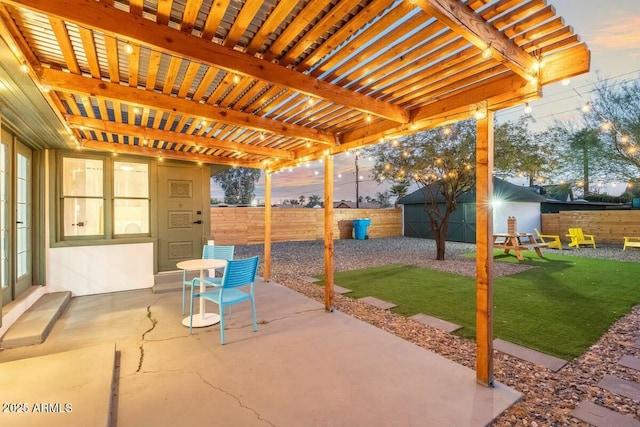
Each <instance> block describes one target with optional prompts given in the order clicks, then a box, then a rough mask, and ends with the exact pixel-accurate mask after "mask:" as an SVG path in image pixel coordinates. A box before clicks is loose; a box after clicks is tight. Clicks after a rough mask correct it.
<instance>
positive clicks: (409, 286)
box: [319, 251, 640, 359]
mask: <svg viewBox="0 0 640 427" xmlns="http://www.w3.org/2000/svg"><path fill="white" fill-rule="evenodd" d="M525 257H526V258H525V260H524V261H523V263H525V264H529V265H534V266H535V267H536V268H532V269H530V270H527V271H525V272H522V273H518V274H514V275H511V276H503V277H498V278H496V279H495V280H494V307H495V308H494V335H495V337H496V338H502V339H504V340H507V341H510V342H514V343H517V344H521V345H523V346H526V347H529V348H533V349H537V350H539V351H542V352H544V353H547V354H552V355H554V356H557V357H561V358H564V359H572V358H574V357H577V356H579V355H580V354H582V353H583V352H584V351H585V350H586V349H587V348H588V347H589V346H591V345H592V344H593V343H594V342H595V341H597V340H598V338H599V337H600V336H601V335H602V334H603V333H604V332H605V331H606V330H607V329H608V328H609V326H610V325H611V324H612V323H613V322H614V321H615V320H617V319H618V318H620V317H622V316H624V315H625V314H627V313H628V312H629V311H630V309H631V308H632V307H633V306H634V305H635V304H637V303H638V302H640V283H639V280H638V278H640V263H634V262H623V261H611V260H601V259H593V258H579V257H573V256H562V255H555V254H553V255H547V254H546V253H545V257H544V258H537V257H535V255H533V256H532V254H525ZM513 260H514V258H513V257H510V256H507V255H504V254H503V253H502V251H499V252H496V262H513ZM335 283H336V284H338V285H340V286H343V287H346V288H349V289H353V293H349V294H347V296H348V297H351V298H361V297H365V296H374V297H376V298H380V299H383V300H385V301H392V302H394V303H395V304H397V305H398V307H397V308H395V309H393V311H394V312H396V313H398V314H402V315H404V316H411V315H413V314H416V313H425V314H429V315H431V316H435V317H438V318H441V319H444V320H448V321H451V322H454V323H457V324H459V325H462V326H464V327H463V328H462V329H461V330H459V331H458V332H457V333H458V334H459V335H461V336H464V337H466V338H470V339H475V278H473V277H466V276H459V275H456V274H450V273H443V272H440V271H435V270H429V269H424V268H418V267H413V266H406V265H399V264H395V265H387V266H383V267H377V268H370V269H365V270H354V271H344V272H339V273H336V275H335ZM319 284H323V283H322V282H319Z"/></svg>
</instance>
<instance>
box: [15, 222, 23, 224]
mask: <svg viewBox="0 0 640 427" xmlns="http://www.w3.org/2000/svg"><path fill="white" fill-rule="evenodd" d="M16 224H24V222H22V221H16Z"/></svg>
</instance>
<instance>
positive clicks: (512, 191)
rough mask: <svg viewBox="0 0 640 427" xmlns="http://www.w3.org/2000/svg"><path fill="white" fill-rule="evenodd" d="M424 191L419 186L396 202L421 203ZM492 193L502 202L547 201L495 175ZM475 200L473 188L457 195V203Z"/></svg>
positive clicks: (531, 191)
mask: <svg viewBox="0 0 640 427" xmlns="http://www.w3.org/2000/svg"><path fill="white" fill-rule="evenodd" d="M424 191H425V190H424V188H420V189H418V190H416V191H414V192H413V193H411V194H407V195H406V196H404V197H402V198H400V199H399V200H398V204H403V205H413V204H423V203H424V201H425V193H424ZM493 195H494V197H498V198H500V199H501V200H502V201H504V202H531V203H541V202H545V201H547V199H546V198H545V197H544V196H541V195H540V194H538V193H536V192H535V190H533V189H530V188H529V187H522V186H519V185H515V184H512V183H510V182H507V181H505V180H503V179H500V178H496V177H494V178H493ZM439 198H440V199H442V202H444V198H442V196H439ZM475 200H476V191H475V189H473V190H471V191H467V192H466V193H463V194H461V195H460V196H459V197H458V202H459V203H473V202H475Z"/></svg>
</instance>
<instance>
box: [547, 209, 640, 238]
mask: <svg viewBox="0 0 640 427" xmlns="http://www.w3.org/2000/svg"><path fill="white" fill-rule="evenodd" d="M540 225H541V228H542V232H543V233H544V234H557V235H559V236H560V239H561V240H562V241H563V242H569V239H568V238H567V237H566V234H567V233H568V232H569V228H573V227H580V228H582V230H583V231H584V232H585V233H586V234H593V236H594V238H595V241H596V244H598V243H604V244H615V245H617V244H619V245H620V246H622V244H623V242H624V236H640V210H610V211H609V210H605V211H564V212H560V213H555V214H542V215H541V221H540Z"/></svg>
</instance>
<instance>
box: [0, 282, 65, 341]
mask: <svg viewBox="0 0 640 427" xmlns="http://www.w3.org/2000/svg"><path fill="white" fill-rule="evenodd" d="M69 301H71V292H69V291H66V292H53V293H50V294H45V295H43V296H41V297H40V298H39V299H38V301H36V302H35V304H33V305H32V306H31V307H30V308H29V309H28V310H27V311H25V312H24V313H23V314H22V316H20V318H19V319H18V320H16V322H15V323H14V324H13V325H12V326H11V327H10V328H9V330H8V331H7V332H6V333H5V334H4V336H3V337H2V341H1V342H0V347H1V348H3V349H9V348H17V347H24V346H28V345H34V344H41V343H43V342H44V340H45V339H47V335H49V332H50V331H51V328H52V327H53V325H54V324H55V322H56V320H58V318H59V317H60V315H61V314H62V313H63V312H64V310H65V309H66V308H67V306H68V305H69Z"/></svg>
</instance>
